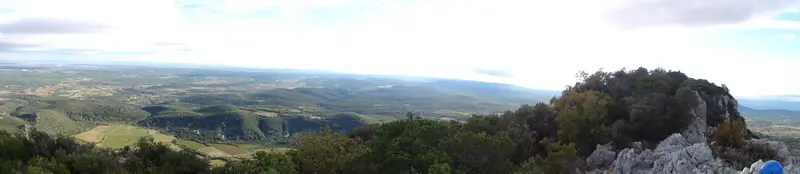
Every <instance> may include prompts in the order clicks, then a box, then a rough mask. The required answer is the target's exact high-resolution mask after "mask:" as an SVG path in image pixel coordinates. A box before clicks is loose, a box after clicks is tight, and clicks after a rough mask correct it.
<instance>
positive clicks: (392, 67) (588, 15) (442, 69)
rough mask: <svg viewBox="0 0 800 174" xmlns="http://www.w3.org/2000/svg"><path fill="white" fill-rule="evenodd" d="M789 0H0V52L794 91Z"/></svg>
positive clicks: (797, 16)
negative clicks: (672, 81) (650, 79)
mask: <svg viewBox="0 0 800 174" xmlns="http://www.w3.org/2000/svg"><path fill="white" fill-rule="evenodd" d="M797 7H799V6H798V1H797V0H727V1H721V0H679V1H674V0H613V1H597V2H589V1H573V0H567V1H530V0H519V1H517V0H494V1H485V0H482V1H476V0H393V1H388V0H228V1H225V0H200V1H191V0H175V1H169V0H137V1H118V0H72V1H52V0H47V1H45V0H0V59H17V60H26V59H27V60H41V59H48V60H80V61H143V62H180V63H198V64H220V65H237V66H248V67H264V68H297V69H322V70H335V71H341V72H351V73H366V74H396V75H418V76H431V77H446V78H460V79H471V80H481V81H492V82H504V83H511V84H517V85H521V86H526V87H530V88H537V89H554V90H559V89H563V88H564V87H565V86H566V85H568V84H572V83H574V82H575V80H576V78H575V77H574V75H575V73H576V72H578V71H580V70H586V71H595V70H598V69H600V68H604V69H606V70H617V69H619V68H622V67H628V68H636V67H639V66H643V67H646V68H656V67H663V68H665V69H673V70H680V71H683V72H685V73H686V74H688V75H689V76H691V77H696V78H706V79H709V80H710V81H713V82H715V83H717V84H720V83H722V84H726V85H727V86H728V87H729V88H731V89H732V91H731V92H732V93H733V94H734V95H737V96H760V95H786V94H795V95H800V80H797V77H796V76H797V75H798V74H800V69H798V68H796V67H800V49H798V48H800V40H798V39H797V38H796V36H797V35H800V13H798V12H797Z"/></svg>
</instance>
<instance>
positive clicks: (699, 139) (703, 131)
mask: <svg viewBox="0 0 800 174" xmlns="http://www.w3.org/2000/svg"><path fill="white" fill-rule="evenodd" d="M694 96H695V98H697V103H698V105H697V106H696V107H694V108H693V109H691V110H689V115H691V116H692V123H691V124H689V127H687V128H686V130H684V131H683V133H681V134H683V135H685V136H686V139H687V140H688V141H689V142H690V143H704V142H706V140H707V139H708V134H709V129H708V127H707V126H706V125H707V124H706V119H707V116H706V111H707V108H706V101H705V100H703V98H702V97H700V94H698V93H697V91H695V92H694ZM726 113H727V112H726Z"/></svg>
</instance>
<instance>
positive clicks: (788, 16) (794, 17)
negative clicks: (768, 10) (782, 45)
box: [773, 12, 800, 21]
mask: <svg viewBox="0 0 800 174" xmlns="http://www.w3.org/2000/svg"><path fill="white" fill-rule="evenodd" d="M773 19H775V20H788V21H800V12H793V13H781V14H780V15H778V16H775V17H774V18H773Z"/></svg>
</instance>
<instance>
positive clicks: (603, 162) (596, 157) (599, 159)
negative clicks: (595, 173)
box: [586, 144, 617, 168]
mask: <svg viewBox="0 0 800 174" xmlns="http://www.w3.org/2000/svg"><path fill="white" fill-rule="evenodd" d="M613 148H614V147H613V146H611V144H605V145H599V144H598V145H597V148H595V150H594V152H592V154H591V155H589V157H587V158H586V165H587V166H589V167H590V168H605V167H608V166H611V164H612V163H613V162H614V158H615V157H616V155H617V154H616V153H615V152H614V151H612V149H613Z"/></svg>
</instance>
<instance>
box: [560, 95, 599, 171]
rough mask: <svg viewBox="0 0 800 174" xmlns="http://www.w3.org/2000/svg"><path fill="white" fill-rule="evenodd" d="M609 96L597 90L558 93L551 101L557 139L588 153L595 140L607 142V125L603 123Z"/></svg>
mask: <svg viewBox="0 0 800 174" xmlns="http://www.w3.org/2000/svg"><path fill="white" fill-rule="evenodd" d="M610 100H612V99H611V98H610V97H609V96H608V95H606V94H603V93H601V92H598V91H587V92H573V93H568V94H567V95H565V96H562V97H561V98H560V99H559V100H558V101H556V103H555V108H556V110H558V115H557V117H556V119H557V121H558V125H559V126H558V127H559V130H558V138H559V140H561V141H564V142H569V143H575V146H576V148H577V149H578V154H579V155H580V156H585V155H588V154H589V153H591V151H592V150H594V147H595V145H597V144H605V143H607V142H608V141H609V136H610V131H611V129H610V128H609V127H608V126H606V125H605V124H604V123H605V118H606V115H607V112H608V111H607V109H606V105H607V104H608V103H609V101H610Z"/></svg>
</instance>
